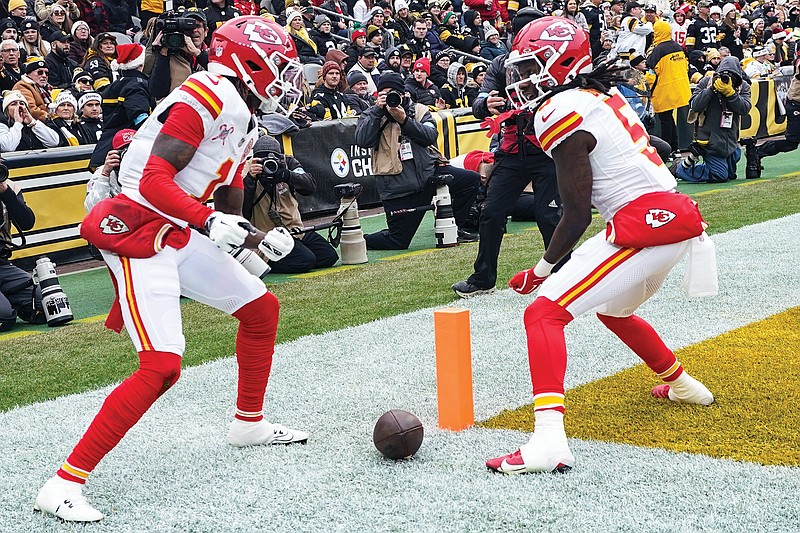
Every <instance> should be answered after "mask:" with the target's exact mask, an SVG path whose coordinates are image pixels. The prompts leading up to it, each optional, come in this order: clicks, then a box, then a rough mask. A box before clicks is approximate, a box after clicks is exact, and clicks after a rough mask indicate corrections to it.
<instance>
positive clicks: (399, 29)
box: [394, 0, 414, 43]
mask: <svg viewBox="0 0 800 533" xmlns="http://www.w3.org/2000/svg"><path fill="white" fill-rule="evenodd" d="M394 9H395V17H394V29H395V32H396V33H397V39H396V42H398V43H404V42H406V41H408V39H410V38H411V36H412V35H413V34H414V30H413V26H414V16H413V15H412V14H411V10H410V9H409V8H408V2H406V0H395V2H394Z"/></svg>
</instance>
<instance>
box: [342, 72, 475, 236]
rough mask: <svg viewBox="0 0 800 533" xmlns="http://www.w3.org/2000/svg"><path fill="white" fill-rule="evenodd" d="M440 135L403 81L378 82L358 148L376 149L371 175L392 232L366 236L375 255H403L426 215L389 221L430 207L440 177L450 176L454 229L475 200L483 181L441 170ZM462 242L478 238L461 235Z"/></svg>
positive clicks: (387, 77) (390, 76)
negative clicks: (390, 252)
mask: <svg viewBox="0 0 800 533" xmlns="http://www.w3.org/2000/svg"><path fill="white" fill-rule="evenodd" d="M437 137H438V132H437V130H436V125H435V124H434V122H433V117H432V116H431V113H430V111H428V109H427V107H426V106H424V105H422V104H415V103H414V102H412V101H411V99H410V98H409V97H408V95H407V94H406V93H405V87H404V84H403V77H402V76H400V74H398V73H396V72H385V73H384V74H382V75H381V77H380V80H379V81H378V98H377V100H376V102H375V105H374V106H373V107H371V108H370V109H368V110H367V111H365V112H364V113H363V114H362V115H361V117H359V119H358V125H357V126H356V134H355V142H356V144H357V145H358V146H361V147H362V148H372V172H373V174H374V175H375V178H376V180H377V186H378V193H379V194H380V197H381V201H382V202H383V209H384V211H385V212H386V214H387V218H386V221H387V225H388V228H387V229H384V230H381V231H379V232H377V233H372V234H370V235H366V236H365V237H364V238H365V239H366V241H367V247H368V248H370V249H373V250H405V249H407V248H408V246H409V245H410V244H411V239H412V238H413V237H414V234H415V233H416V232H417V228H418V227H419V225H420V223H421V222H422V219H423V217H424V216H425V213H424V212H421V211H415V212H412V213H408V214H404V215H399V216H389V213H390V212H392V211H395V210H398V209H409V208H414V207H420V206H425V205H429V204H430V203H431V200H432V199H433V197H434V195H435V193H436V182H435V179H434V176H435V175H436V174H445V173H447V174H452V175H453V181H452V182H451V183H450V184H449V188H450V194H451V196H452V199H453V212H454V216H455V219H456V224H457V225H459V226H460V225H461V223H463V222H464V221H465V220H466V218H467V215H468V213H469V208H470V206H471V205H472V202H473V200H474V199H475V191H476V190H477V188H478V181H479V176H478V174H477V173H475V172H470V171H466V170H461V169H455V168H453V167H449V166H443V167H442V166H439V167H437V162H439V161H440V155H439V154H438V152H436V151H435V148H434V145H435V144H436V139H437ZM458 236H459V240H461V241H462V242H463V241H465V240H467V241H473V240H475V236H474V235H471V234H468V233H466V232H464V231H463V230H460V229H459V230H458Z"/></svg>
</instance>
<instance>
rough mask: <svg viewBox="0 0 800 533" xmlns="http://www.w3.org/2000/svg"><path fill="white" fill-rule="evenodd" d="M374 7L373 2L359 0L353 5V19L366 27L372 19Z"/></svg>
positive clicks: (370, 0)
mask: <svg viewBox="0 0 800 533" xmlns="http://www.w3.org/2000/svg"><path fill="white" fill-rule="evenodd" d="M372 7H373V5H372V0H357V1H356V2H355V3H353V18H354V19H356V20H357V21H358V22H359V23H361V25H362V26H363V25H365V24H366V23H367V21H368V20H369V19H370V18H371V17H372ZM381 11H383V10H381Z"/></svg>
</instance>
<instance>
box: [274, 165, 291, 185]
mask: <svg viewBox="0 0 800 533" xmlns="http://www.w3.org/2000/svg"><path fill="white" fill-rule="evenodd" d="M291 177H292V171H291V170H289V169H288V168H281V169H278V171H277V172H276V173H275V176H274V177H273V178H272V179H273V180H275V183H289V179H291Z"/></svg>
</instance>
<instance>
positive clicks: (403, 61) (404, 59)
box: [397, 43, 414, 79]
mask: <svg viewBox="0 0 800 533" xmlns="http://www.w3.org/2000/svg"><path fill="white" fill-rule="evenodd" d="M397 48H398V49H399V50H400V75H401V76H403V78H404V79H407V78H408V77H409V76H411V67H413V66H414V52H412V51H411V48H409V47H408V45H407V44H405V43H403V44H401V45H400V46H398V47H397Z"/></svg>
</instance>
